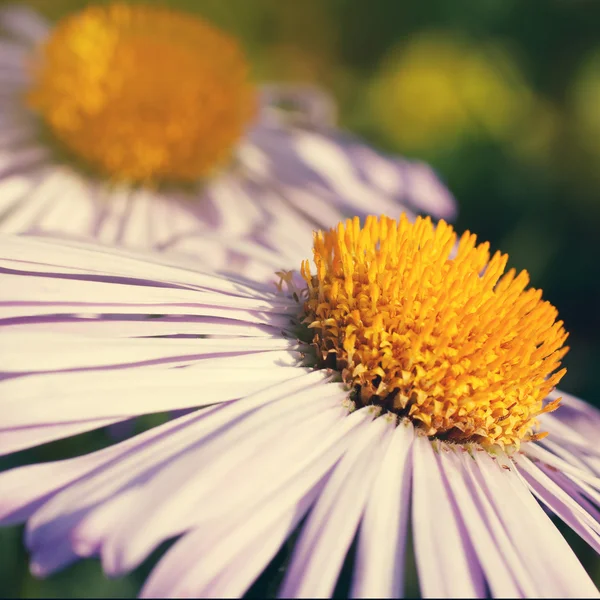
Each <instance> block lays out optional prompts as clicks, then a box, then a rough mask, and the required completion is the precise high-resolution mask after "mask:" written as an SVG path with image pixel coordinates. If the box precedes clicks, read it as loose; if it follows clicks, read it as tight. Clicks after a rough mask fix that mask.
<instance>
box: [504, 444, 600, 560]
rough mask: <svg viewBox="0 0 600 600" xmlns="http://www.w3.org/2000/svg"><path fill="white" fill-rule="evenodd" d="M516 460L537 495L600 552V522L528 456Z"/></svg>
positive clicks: (518, 457) (520, 470)
mask: <svg viewBox="0 0 600 600" xmlns="http://www.w3.org/2000/svg"><path fill="white" fill-rule="evenodd" d="M516 462H517V465H518V466H519V472H520V473H521V474H522V475H523V477H524V478H525V480H526V481H527V484H528V485H529V487H530V488H531V491H532V492H533V493H534V494H535V496H536V497H537V498H539V500H540V501H541V502H543V503H544V504H545V505H546V506H547V507H548V508H550V510H552V511H553V512H554V513H555V514H556V515H558V516H559V517H560V518H561V519H562V520H563V521H564V522H565V523H566V524H567V525H569V527H571V529H573V530H574V531H575V532H577V533H578V534H579V535H580V536H581V537H582V538H583V539H584V540H585V541H586V542H587V543H588V544H590V546H591V547H592V548H594V550H596V552H598V553H600V535H599V533H600V523H598V522H597V521H595V520H594V519H593V518H592V516H591V515H590V514H588V513H587V512H586V511H585V510H584V509H583V507H582V506H581V505H580V504H578V503H577V502H576V501H575V500H574V499H573V498H572V497H571V496H570V495H569V494H568V493H566V492H565V491H564V489H563V488H561V487H560V486H559V485H557V484H556V482H555V481H553V480H552V479H551V478H550V477H548V475H546V474H545V473H544V472H543V471H542V470H541V469H540V468H538V467H537V466H536V465H534V464H533V463H532V462H531V461H530V460H529V459H528V458H527V457H526V456H517V457H516Z"/></svg>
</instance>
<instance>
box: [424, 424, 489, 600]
mask: <svg viewBox="0 0 600 600" xmlns="http://www.w3.org/2000/svg"><path fill="white" fill-rule="evenodd" d="M412 524H413V538H414V548H415V558H416V562H417V570H418V573H419V586H420V588H421V593H422V594H423V597H424V598H445V597H449V598H454V597H457V598H460V597H463V598H481V597H483V596H485V595H486V591H485V583H484V580H483V575H482V572H481V567H480V566H479V564H478V562H477V560H476V558H475V556H474V551H473V548H472V546H471V543H470V541H469V536H468V534H467V532H466V531H465V528H464V524H463V523H462V522H461V517H460V511H459V507H458V506H457V505H456V502H455V501H454V498H453V497H452V495H451V493H450V490H449V487H448V484H447V483H446V481H444V477H443V475H442V472H441V471H440V468H439V465H438V461H437V460H436V456H435V451H434V449H433V446H432V442H431V441H430V440H429V439H428V438H426V437H425V436H422V435H419V436H417V437H416V439H415V441H414V443H413V497H412Z"/></svg>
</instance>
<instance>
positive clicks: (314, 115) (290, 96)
mask: <svg viewBox="0 0 600 600" xmlns="http://www.w3.org/2000/svg"><path fill="white" fill-rule="evenodd" d="M259 91H260V105H261V117H262V118H261V122H265V123H270V122H272V123H274V124H276V125H284V124H286V123H290V122H291V123H297V124H300V125H304V126H307V127H311V128H317V129H319V128H330V127H333V126H334V125H335V124H336V122H337V107H336V105H335V101H334V99H333V98H332V97H331V96H330V95H329V94H328V93H327V92H325V90H323V89H321V88H318V87H316V86H314V85H308V84H304V85H302V84H287V85H285V84H276V83H274V84H263V85H261V87H260V90H259ZM282 105H285V108H282Z"/></svg>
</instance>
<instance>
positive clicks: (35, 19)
mask: <svg viewBox="0 0 600 600" xmlns="http://www.w3.org/2000/svg"><path fill="white" fill-rule="evenodd" d="M0 27H2V28H3V29H5V30H6V31H8V32H10V33H12V34H13V35H15V36H17V37H19V38H20V39H21V40H23V41H24V42H27V43H30V44H39V43H40V42H42V41H43V40H44V38H46V36H47V35H48V33H49V31H50V25H49V23H48V22H47V21H46V20H45V19H44V18H42V17H41V16H40V15H39V14H38V13H37V12H35V11H34V10H32V9H31V8H29V7H27V6H22V5H19V4H11V5H9V6H5V7H4V8H2V9H0Z"/></svg>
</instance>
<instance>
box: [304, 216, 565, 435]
mask: <svg viewBox="0 0 600 600" xmlns="http://www.w3.org/2000/svg"><path fill="white" fill-rule="evenodd" d="M313 254H314V263H315V267H316V274H315V275H313V273H312V272H311V267H310V264H309V261H308V260H306V261H303V263H302V269H301V273H302V276H303V278H304V280H305V281H306V283H307V294H308V296H307V299H306V302H305V303H304V315H305V319H304V322H305V323H306V324H307V325H308V327H309V328H310V329H311V330H313V331H314V337H313V344H314V346H315V348H316V349H317V353H318V359H319V361H320V362H321V366H324V367H327V366H330V367H332V368H335V369H337V370H339V371H340V372H341V374H342V378H343V380H344V381H345V382H346V383H348V384H349V385H351V386H352V388H353V393H352V397H353V399H354V400H355V402H356V403H357V404H358V405H360V406H362V405H367V404H375V405H379V406H381V407H382V408H383V409H384V410H387V411H391V412H394V413H396V414H398V415H404V416H406V417H408V418H410V419H412V420H413V421H414V422H415V424H417V425H418V426H419V427H420V428H421V429H422V430H424V432H425V433H426V435H428V436H436V437H440V438H442V439H447V440H452V441H460V442H467V441H476V442H479V443H481V444H482V445H484V446H487V447H489V446H492V445H495V444H497V445H500V446H516V447H518V445H519V443H520V442H521V441H522V440H526V439H539V438H540V437H543V435H544V434H542V433H537V434H534V433H532V430H533V428H534V426H535V425H536V424H537V422H536V416H537V415H539V414H541V413H543V412H547V411H550V410H554V409H555V408H557V407H558V404H559V402H560V400H557V401H555V402H552V403H549V404H548V405H546V407H543V400H544V398H545V397H546V396H547V394H548V392H550V390H551V389H552V388H554V386H555V385H556V383H557V382H558V381H559V380H560V379H561V377H562V376H563V375H564V373H565V369H562V370H560V371H558V372H556V371H557V369H558V367H559V366H560V360H561V358H562V357H563V356H564V355H565V353H566V352H567V350H568V348H567V347H563V343H564V341H565V339H566V338H567V333H566V332H565V330H564V328H563V323H562V321H556V317H557V311H556V309H555V308H554V307H553V306H552V305H551V304H549V303H548V302H545V301H542V300H541V291H540V290H535V289H525V288H526V286H527V284H528V283H529V276H528V275H527V273H526V272H525V271H522V272H521V273H519V274H518V275H516V272H515V270H514V269H511V270H510V271H508V272H507V273H504V270H505V267H506V263H507V260H508V256H507V255H506V254H504V255H503V254H500V253H499V252H497V253H496V254H494V256H492V257H491V258H490V254H489V244H488V243H485V244H479V245H477V244H476V236H475V235H472V234H470V233H469V232H466V233H465V234H464V235H463V236H462V237H461V238H460V241H459V243H458V246H456V234H455V233H454V231H453V229H452V227H451V226H450V225H448V224H446V223H445V222H443V221H441V222H440V223H439V224H438V225H437V227H434V226H433V225H432V223H431V220H430V219H429V218H427V219H423V218H418V219H417V220H416V222H415V223H414V224H413V223H411V222H409V221H408V220H407V219H406V218H405V216H404V215H402V217H401V218H400V220H399V221H398V222H397V221H395V220H393V219H389V218H387V217H381V218H379V219H377V218H375V217H368V218H367V220H366V222H365V226H364V227H363V228H361V227H360V223H359V220H358V219H357V218H355V219H354V220H348V221H346V223H345V225H344V224H343V223H341V224H339V225H338V227H337V229H331V230H330V231H328V232H326V233H323V232H317V233H315V237H314V247H313Z"/></svg>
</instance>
